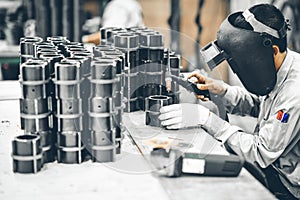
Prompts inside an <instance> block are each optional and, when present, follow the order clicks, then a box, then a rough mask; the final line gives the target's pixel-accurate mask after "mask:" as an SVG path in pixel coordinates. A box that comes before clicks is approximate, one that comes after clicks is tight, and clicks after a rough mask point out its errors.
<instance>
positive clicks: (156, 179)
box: [0, 81, 275, 200]
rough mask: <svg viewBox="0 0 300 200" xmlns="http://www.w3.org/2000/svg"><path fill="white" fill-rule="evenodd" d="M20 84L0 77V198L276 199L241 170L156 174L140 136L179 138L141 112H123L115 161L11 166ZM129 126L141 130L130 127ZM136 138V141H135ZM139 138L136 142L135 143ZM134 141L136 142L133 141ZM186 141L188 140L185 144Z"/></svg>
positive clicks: (213, 147)
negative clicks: (20, 169) (31, 168)
mask: <svg viewBox="0 0 300 200" xmlns="http://www.w3.org/2000/svg"><path fill="white" fill-rule="evenodd" d="M19 90H20V88H19V85H18V82H16V81H8V82H7V81H4V82H0V91H1V93H0V199H1V200H6V199H9V200H14V199H22V200H24V199H30V200H34V199H49V200H50V199H51V200H52V199H70V200H71V199H72V200H77V199H78V200H79V199H118V200H120V199H143V200H148V199H149V200H150V199H151V200H153V199H159V200H164V199H166V200H167V199H174V200H175V199H178V200H179V199H180V200H182V199H185V200H188V199H205V200H207V199H230V200H232V199H251V200H252V199H256V200H257V199H275V197H274V196H273V195H272V194H271V193H270V192H269V191H268V190H267V189H265V188H264V187H263V186H262V185H261V184H260V183H259V182H258V181H257V180H256V179H254V178H253V177H252V176H251V175H250V174H249V173H248V172H247V171H246V170H245V169H242V171H241V173H240V175H239V176H238V177H204V176H192V175H183V176H181V177H178V178H168V177H164V176H160V175H158V174H157V173H156V172H155V170H153V167H152V166H151V165H150V164H149V162H148V161H147V159H146V158H147V155H148V154H149V151H150V147H147V145H146V144H143V143H142V141H144V140H145V139H146V140H147V139H150V138H152V137H171V138H175V139H179V140H180V139H181V137H182V133H181V132H180V131H177V132H176V131H174V132H172V131H167V130H164V129H162V128H157V127H156V128H151V127H147V126H145V125H144V124H143V120H144V119H143V117H141V116H143V115H144V114H143V112H142V111H139V112H134V113H125V114H124V117H123V119H124V124H125V127H126V129H127V130H129V131H127V132H125V134H124V135H125V137H124V139H123V141H122V153H121V154H120V155H117V158H116V162H112V163H93V162H91V161H90V160H89V161H86V162H84V163H82V164H58V163H57V162H54V163H48V164H45V165H44V167H43V169H42V170H41V171H40V172H38V173H37V174H18V173H16V174H15V173H13V171H12V158H11V141H12V139H13V138H14V137H15V136H17V135H21V134H23V132H22V130H21V129H20V110H19V100H18V98H19V97H20V96H19V94H20V91H19ZM132 127H136V128H137V129H140V130H141V131H140V133H141V134H138V132H132V131H130V130H132ZM185 133H186V138H188V139H189V140H190V141H191V143H193V142H194V143H193V144H194V145H197V146H198V148H199V146H200V149H201V150H202V151H204V152H206V153H213V152H218V153H222V152H223V153H225V150H224V149H222V148H221V146H220V144H219V143H218V142H216V141H215V140H213V139H212V138H211V137H210V136H209V135H208V134H207V133H206V132H205V131H204V130H202V129H198V130H194V129H191V130H188V132H186V131H185ZM133 140H134V141H133ZM137 143H139V144H137ZM137 145H138V146H137ZM189 147H190V146H188V145H187V148H189Z"/></svg>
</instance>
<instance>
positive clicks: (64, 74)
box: [54, 62, 83, 82]
mask: <svg viewBox="0 0 300 200" xmlns="http://www.w3.org/2000/svg"><path fill="white" fill-rule="evenodd" d="M54 72H55V80H56V81H62V82H63V81H74V80H75V81H81V79H82V76H83V73H82V69H81V68H80V63H75V62H59V63H55V65H54Z"/></svg>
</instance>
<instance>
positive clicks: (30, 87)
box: [21, 81, 49, 99]
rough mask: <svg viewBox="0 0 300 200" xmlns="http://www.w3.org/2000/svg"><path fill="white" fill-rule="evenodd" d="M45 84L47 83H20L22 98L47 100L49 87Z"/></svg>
mask: <svg viewBox="0 0 300 200" xmlns="http://www.w3.org/2000/svg"><path fill="white" fill-rule="evenodd" d="M36 82H37V81H36ZM47 83H48V82H40V83H33V81H32V82H28V81H26V82H25V81H24V82H21V87H22V98H25V99H38V98H42V99H45V98H47V96H48V94H49V86H48V84H47Z"/></svg>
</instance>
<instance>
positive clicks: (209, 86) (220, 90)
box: [188, 72, 227, 100]
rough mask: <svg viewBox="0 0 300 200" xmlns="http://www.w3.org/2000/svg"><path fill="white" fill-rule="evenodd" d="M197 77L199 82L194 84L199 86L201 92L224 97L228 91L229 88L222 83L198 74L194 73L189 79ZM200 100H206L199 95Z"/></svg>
mask: <svg viewBox="0 0 300 200" xmlns="http://www.w3.org/2000/svg"><path fill="white" fill-rule="evenodd" d="M192 77H195V78H196V79H197V80H196V81H195V82H194V83H196V84H197V87H198V89H199V90H209V92H211V93H213V94H217V95H224V94H225V93H226V91H227V87H226V85H225V84H223V83H222V82H221V81H218V80H214V79H211V78H208V77H204V76H202V75H200V74H199V73H197V72H193V73H192V74H191V75H189V76H188V79H190V78H192ZM197 98H198V99H201V100H205V98H204V96H201V95H198V96H197Z"/></svg>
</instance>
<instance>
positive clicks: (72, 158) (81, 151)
mask: <svg viewBox="0 0 300 200" xmlns="http://www.w3.org/2000/svg"><path fill="white" fill-rule="evenodd" d="M85 156H86V149H85V146H84V144H83V142H82V132H70V131H69V132H58V133H57V161H58V162H59V163H65V164H75V163H77V164H80V163H82V162H83V161H84V159H85Z"/></svg>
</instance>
